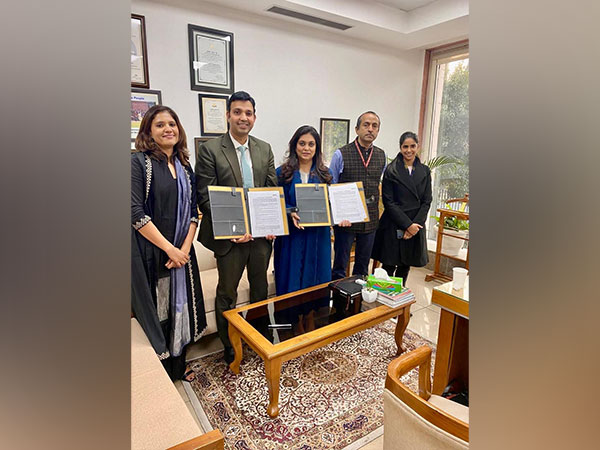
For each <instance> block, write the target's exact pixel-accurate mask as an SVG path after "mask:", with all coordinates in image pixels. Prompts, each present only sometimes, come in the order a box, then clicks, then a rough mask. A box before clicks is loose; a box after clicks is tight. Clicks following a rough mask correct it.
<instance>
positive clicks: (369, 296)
mask: <svg viewBox="0 0 600 450" xmlns="http://www.w3.org/2000/svg"><path fill="white" fill-rule="evenodd" d="M361 293H362V298H363V301H365V302H367V303H373V302H374V301H375V300H377V291H376V290H374V289H373V290H372V291H370V290H368V289H367V288H362V290H361Z"/></svg>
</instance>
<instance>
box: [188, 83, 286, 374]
mask: <svg viewBox="0 0 600 450" xmlns="http://www.w3.org/2000/svg"><path fill="white" fill-rule="evenodd" d="M226 115H227V122H228V123H229V133H227V134H224V135H223V136H220V137H217V138H215V139H211V140H209V141H206V142H204V143H203V144H202V145H201V146H200V148H199V151H198V160H197V161H196V169H195V172H196V185H197V190H198V207H199V208H200V211H202V214H203V217H202V221H201V222H200V231H199V233H198V240H199V241H200V242H201V243H202V245H204V246H205V247H206V248H208V249H210V250H212V251H213V252H214V254H215V258H216V259H217V271H218V273H219V282H218V284H217V296H216V298H215V315H216V319H217V331H218V333H219V338H221V341H222V342H223V345H224V347H225V355H224V358H225V361H226V362H227V363H228V364H229V363H231V362H232V361H233V358H234V351H233V348H232V346H231V342H230V341H229V334H228V326H229V324H228V323H227V319H225V317H224V316H223V312H224V311H226V310H228V309H231V308H234V307H235V304H236V302H237V288H238V285H239V282H240V279H241V277H242V274H243V272H244V269H245V268H246V267H248V281H249V283H250V302H252V303H254V302H257V301H260V300H264V299H266V298H267V287H268V282H267V267H268V265H269V259H270V257H271V250H272V242H271V241H272V239H273V238H274V237H275V236H266V238H256V239H253V238H252V236H251V235H250V234H248V233H246V234H245V235H244V236H242V237H240V238H238V239H231V240H230V241H229V240H215V239H214V234H213V229H212V220H211V215H210V201H209V198H208V186H237V187H244V188H251V187H269V186H277V177H276V175H275V164H274V158H273V152H272V151H271V146H270V145H269V144H268V143H266V142H264V141H261V140H260V139H257V138H255V137H254V136H250V135H249V133H250V130H252V127H253V126H254V121H255V120H256V114H255V102H254V99H253V98H252V97H251V96H250V95H249V94H248V93H247V92H244V91H239V92H236V93H234V94H232V95H231V97H229V99H228V100H227V114H226ZM253 325H254V327H255V328H256V329H257V330H258V331H260V332H261V333H263V334H264V335H265V337H267V339H272V336H271V334H270V333H269V331H268V330H267V325H268V318H267V317H264V318H259V319H256V320H255V321H254V322H253Z"/></svg>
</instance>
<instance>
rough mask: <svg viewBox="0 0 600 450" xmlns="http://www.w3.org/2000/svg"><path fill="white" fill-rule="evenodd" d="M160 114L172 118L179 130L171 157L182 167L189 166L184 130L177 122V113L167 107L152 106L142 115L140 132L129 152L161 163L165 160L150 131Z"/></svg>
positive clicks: (165, 157) (188, 153)
mask: <svg viewBox="0 0 600 450" xmlns="http://www.w3.org/2000/svg"><path fill="white" fill-rule="evenodd" d="M161 112H167V113H169V114H170V115H171V117H173V120H175V123H176V124H177V128H178V129H179V139H178V140H177V143H176V144H175V145H174V146H173V157H177V158H178V159H179V161H180V162H181V164H183V165H184V166H187V165H189V164H190V152H189V151H188V149H187V137H186V135H185V130H184V129H183V126H182V125H181V122H180V121H179V117H178V116H177V113H176V112H175V111H173V110H172V109H171V108H169V107H168V106H163V105H154V106H153V107H152V108H150V109H149V110H148V111H147V112H146V114H144V118H143V119H142V123H141V124H140V130H139V131H138V135H137V137H136V138H135V149H134V150H132V151H131V152H132V153H135V152H143V153H146V154H148V156H150V158H153V159H156V160H161V161H162V160H166V159H167V156H166V155H165V154H164V153H163V152H162V151H161V149H160V147H159V146H158V144H157V143H156V142H154V139H152V132H151V131H150V130H151V128H152V121H153V120H154V118H155V117H156V115H157V114H159V113H161Z"/></svg>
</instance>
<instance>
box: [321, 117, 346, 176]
mask: <svg viewBox="0 0 600 450" xmlns="http://www.w3.org/2000/svg"><path fill="white" fill-rule="evenodd" d="M320 133H321V150H322V152H323V162H324V163H325V164H326V165H329V163H331V158H332V157H333V154H334V152H335V151H336V150H337V149H338V148H340V147H342V146H344V145H346V144H347V143H348V141H349V139H350V119H336V118H329V117H322V118H321V127H320Z"/></svg>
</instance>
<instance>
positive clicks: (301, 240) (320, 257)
mask: <svg viewBox="0 0 600 450" xmlns="http://www.w3.org/2000/svg"><path fill="white" fill-rule="evenodd" d="M276 172H277V178H278V179H279V177H280V176H281V167H278V168H277V171H276ZM308 182H309V183H321V181H320V180H319V178H318V177H317V176H316V175H314V174H312V171H311V175H310V176H309V178H308ZM279 183H280V186H283V191H284V193H285V203H286V207H287V208H290V207H295V206H296V190H295V188H294V186H295V185H296V184H300V183H302V180H301V178H300V172H299V171H298V170H297V171H296V172H295V173H294V178H293V179H292V181H291V182H290V183H285V184H284V183H282V181H281V180H280V182H279ZM288 220H289V230H290V234H289V235H288V236H278V237H277V239H275V246H274V247H275V250H274V266H275V284H276V291H277V295H283V294H287V293H288V292H292V291H297V290H300V289H304V288H307V287H311V286H315V285H317V284H321V283H326V282H328V281H331V232H330V229H331V228H330V227H328V226H324V227H307V228H304V230H299V229H298V228H296V227H295V226H294V222H293V220H292V218H291V217H289V218H288ZM320 306H322V305H319V304H314V305H312V308H311V309H317V308H318V307H320ZM303 312H304V313H307V312H309V311H303Z"/></svg>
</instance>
